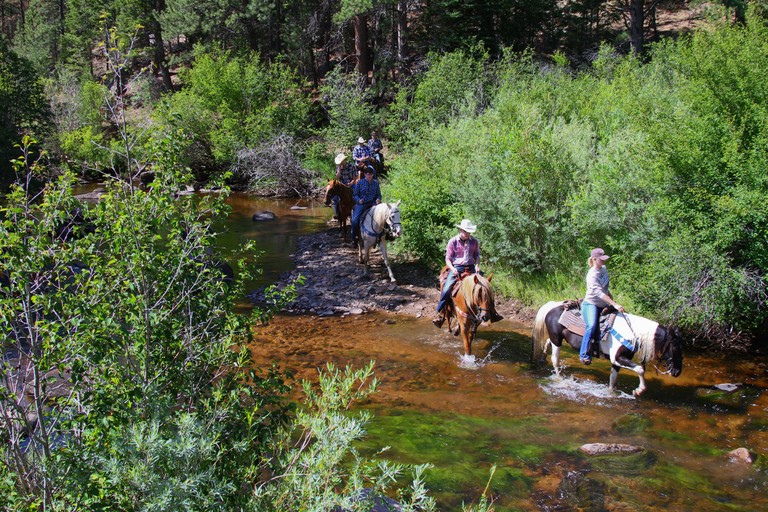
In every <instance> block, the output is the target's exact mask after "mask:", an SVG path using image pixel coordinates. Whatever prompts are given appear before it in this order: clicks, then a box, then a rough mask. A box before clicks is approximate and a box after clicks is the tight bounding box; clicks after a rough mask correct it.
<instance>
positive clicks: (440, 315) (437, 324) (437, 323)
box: [432, 311, 445, 329]
mask: <svg viewBox="0 0 768 512" xmlns="http://www.w3.org/2000/svg"><path fill="white" fill-rule="evenodd" d="M443 322H445V315H444V314H443V312H442V311H441V312H440V313H438V314H437V315H435V318H433V319H432V323H433V324H434V325H435V327H437V328H438V329H440V328H441V327H442V326H443Z"/></svg>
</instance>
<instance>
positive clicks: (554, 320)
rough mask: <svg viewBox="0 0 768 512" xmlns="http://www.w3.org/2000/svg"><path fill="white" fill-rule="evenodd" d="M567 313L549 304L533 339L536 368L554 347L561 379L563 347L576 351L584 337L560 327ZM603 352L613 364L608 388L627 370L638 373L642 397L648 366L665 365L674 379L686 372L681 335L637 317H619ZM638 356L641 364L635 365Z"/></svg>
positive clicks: (536, 324) (542, 311)
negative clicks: (622, 371) (568, 345)
mask: <svg viewBox="0 0 768 512" xmlns="http://www.w3.org/2000/svg"><path fill="white" fill-rule="evenodd" d="M563 311H564V306H563V303H562V302H548V303H546V304H544V305H543V306H542V307H541V309H539V312H538V313H537V314H536V320H535V321H534V324H533V332H532V333H531V337H532V340H533V344H532V349H533V350H532V355H531V360H532V362H533V363H534V364H536V363H538V362H539V361H541V360H543V359H544V358H545V357H546V355H547V347H548V346H551V347H552V366H553V367H554V369H555V374H557V375H560V347H561V346H562V344H563V340H565V341H567V342H568V344H570V345H571V346H572V347H573V348H574V349H575V350H576V351H578V350H579V347H581V339H582V336H581V335H579V334H576V333H574V332H571V331H570V330H568V329H567V328H566V327H565V326H563V325H561V324H560V322H559V320H560V315H562V313H563ZM600 352H601V355H602V356H603V357H605V358H606V359H609V360H610V361H611V377H610V379H609V384H608V387H609V388H610V389H611V390H613V389H614V388H615V387H616V378H617V377H618V374H619V370H620V369H621V368H626V369H628V370H632V371H633V372H635V373H637V376H638V377H639V379H640V383H639V384H638V386H637V388H636V389H635V390H634V391H633V394H634V395H635V396H640V395H641V394H643V391H645V389H646V386H645V377H644V375H645V364H646V363H654V362H658V363H659V364H665V365H666V367H667V369H666V371H664V372H663V373H669V374H671V375H672V376H673V377H677V376H678V375H680V372H681V371H682V369H683V346H682V338H681V336H680V331H678V330H677V329H670V328H667V327H663V326H661V325H659V324H658V323H656V322H654V321H653V320H648V319H647V318H643V317H641V316H637V315H630V314H629V313H621V314H617V315H616V319H615V321H614V323H613V327H612V328H611V330H610V336H608V338H607V339H603V340H601V341H600ZM635 355H638V356H639V358H640V362H639V363H635V362H634V361H632V359H633V357H634V356H635Z"/></svg>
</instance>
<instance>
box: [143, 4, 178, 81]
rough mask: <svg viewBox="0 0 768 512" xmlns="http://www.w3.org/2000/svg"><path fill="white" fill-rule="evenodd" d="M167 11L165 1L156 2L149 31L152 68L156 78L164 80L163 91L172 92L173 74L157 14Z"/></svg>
mask: <svg viewBox="0 0 768 512" xmlns="http://www.w3.org/2000/svg"><path fill="white" fill-rule="evenodd" d="M164 10H165V0H157V2H155V12H154V13H153V14H154V15H153V16H152V17H151V21H150V22H149V29H150V30H151V31H152V35H153V39H154V40H153V42H152V67H153V68H154V69H153V72H154V74H155V76H157V75H158V74H159V75H160V77H161V78H162V79H163V90H165V91H172V90H173V82H172V81H171V72H170V71H169V70H168V66H167V65H166V63H165V45H164V44H163V29H162V27H161V26H160V22H159V21H158V20H157V14H160V13H161V12H163V11H164Z"/></svg>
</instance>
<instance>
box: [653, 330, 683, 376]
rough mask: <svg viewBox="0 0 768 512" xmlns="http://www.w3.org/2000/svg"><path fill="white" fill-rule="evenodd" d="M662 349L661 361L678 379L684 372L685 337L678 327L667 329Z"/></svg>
mask: <svg viewBox="0 0 768 512" xmlns="http://www.w3.org/2000/svg"><path fill="white" fill-rule="evenodd" d="M665 331H666V334H665V336H664V337H663V339H662V340H661V341H662V345H661V349H660V350H659V351H658V358H659V361H662V360H663V361H664V363H665V365H666V367H667V369H666V371H665V372H664V373H669V374H670V375H672V376H673V377H677V376H679V375H680V373H682V371H683V335H682V333H681V332H680V329H678V328H677V327H673V328H667V329H665Z"/></svg>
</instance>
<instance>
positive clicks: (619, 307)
mask: <svg viewBox="0 0 768 512" xmlns="http://www.w3.org/2000/svg"><path fill="white" fill-rule="evenodd" d="M600 298H601V299H603V300H604V301H605V302H607V303H608V304H610V305H611V306H613V307H614V308H616V309H617V310H618V311H620V312H622V313H624V306H622V305H621V304H619V303H618V302H616V301H615V300H613V296H612V295H611V294H610V293H604V292H600Z"/></svg>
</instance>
